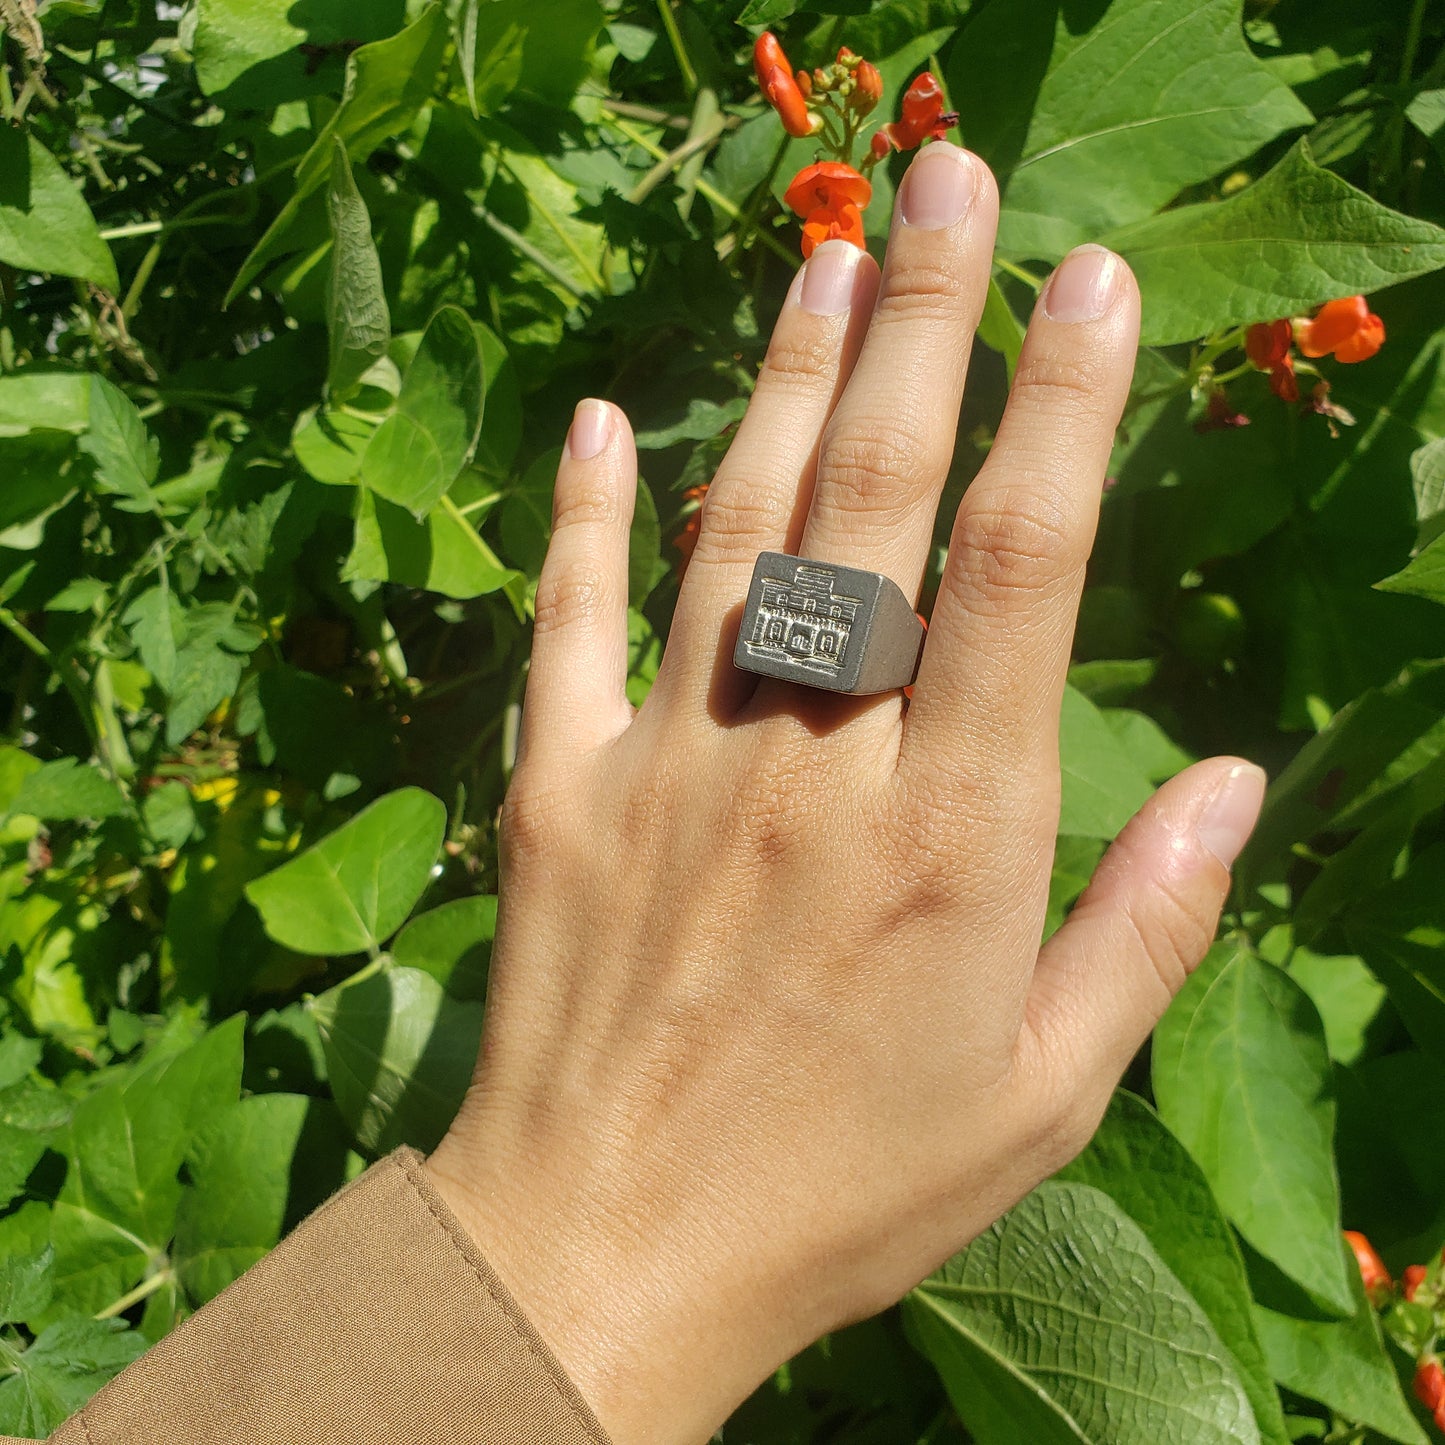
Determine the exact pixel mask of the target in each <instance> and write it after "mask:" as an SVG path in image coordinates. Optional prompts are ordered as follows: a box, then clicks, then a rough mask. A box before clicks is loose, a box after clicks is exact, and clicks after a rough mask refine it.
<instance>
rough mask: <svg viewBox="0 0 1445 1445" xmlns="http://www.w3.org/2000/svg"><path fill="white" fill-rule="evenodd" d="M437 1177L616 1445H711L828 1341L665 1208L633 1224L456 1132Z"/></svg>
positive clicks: (432, 1167)
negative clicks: (502, 1165)
mask: <svg viewBox="0 0 1445 1445" xmlns="http://www.w3.org/2000/svg"><path fill="white" fill-rule="evenodd" d="M472 1132H474V1131H472ZM427 1170H428V1173H429V1174H430V1176H431V1178H432V1180H433V1183H434V1184H435V1186H436V1188H437V1191H438V1192H439V1193H440V1194H441V1195H442V1197H443V1199H445V1200H446V1202H447V1204H448V1206H449V1207H450V1208H451V1210H452V1212H453V1213H454V1214H455V1215H456V1217H457V1220H458V1222H459V1223H460V1224H461V1226H462V1228H463V1229H464V1230H465V1231H466V1232H467V1234H468V1235H469V1236H470V1237H471V1238H472V1240H473V1241H474V1242H475V1243H476V1245H477V1247H478V1248H479V1249H480V1250H481V1251H482V1253H483V1254H484V1255H485V1256H486V1258H487V1261H488V1263H490V1264H491V1266H492V1268H493V1269H494V1270H496V1272H497V1274H498V1275H499V1276H500V1277H501V1279H502V1280H503V1282H504V1283H505V1284H506V1285H507V1287H508V1289H509V1290H510V1291H511V1293H512V1295H513V1298H514V1299H515V1300H516V1301H517V1304H518V1305H519V1306H520V1307H521V1309H522V1311H523V1312H524V1313H525V1314H526V1316H527V1318H528V1319H529V1321H530V1322H531V1324H532V1325H533V1327H534V1328H535V1329H536V1330H537V1332H538V1333H539V1334H540V1335H541V1336H542V1338H543V1340H544V1341H545V1342H546V1343H547V1345H548V1347H549V1348H550V1349H551V1351H552V1353H553V1354H554V1355H555V1356H556V1358H557V1361H558V1363H559V1364H560V1365H561V1366H562V1368H563V1370H564V1371H565V1372H566V1374H567V1376H568V1378H569V1379H571V1381H572V1383H573V1384H574V1385H576V1387H577V1389H578V1390H579V1391H580V1393H581V1394H582V1397H583V1398H584V1399H585V1400H586V1401H587V1403H588V1405H589V1406H590V1407H591V1408H592V1410H593V1413H594V1414H595V1415H596V1416H597V1418H598V1420H599V1421H600V1422H601V1424H602V1426H603V1428H604V1429H606V1430H607V1432H608V1434H609V1436H610V1437H611V1439H612V1441H613V1445H697V1442H699V1441H701V1440H705V1439H707V1438H708V1437H709V1436H710V1435H711V1434H712V1433H713V1432H714V1431H716V1430H717V1428H718V1427H719V1426H720V1425H721V1424H722V1423H723V1421H724V1420H725V1419H726V1417H727V1416H728V1415H729V1414H730V1413H731V1412H732V1410H733V1409H734V1408H735V1407H736V1406H737V1405H738V1404H740V1403H741V1401H742V1400H743V1399H744V1398H746V1396H747V1395H748V1394H749V1393H751V1391H752V1390H753V1389H754V1388H755V1387H756V1386H757V1385H758V1384H759V1383H760V1382H761V1381H762V1380H763V1379H764V1378H766V1376H767V1375H768V1373H769V1372H770V1371H771V1370H773V1369H774V1368H776V1367H777V1365H779V1364H781V1363H782V1362H783V1360H785V1359H787V1358H788V1357H789V1356H790V1355H792V1354H794V1353H796V1351H797V1350H799V1349H801V1348H802V1347H803V1346H804V1345H806V1344H807V1343H809V1341H810V1340H811V1339H812V1337H813V1335H814V1334H817V1333H821V1332H822V1326H819V1327H818V1328H817V1329H816V1330H813V1331H812V1332H811V1333H810V1332H809V1328H808V1327H797V1326H795V1327H794V1328H792V1329H791V1330H790V1329H788V1328H787V1326H786V1325H785V1323H784V1321H785V1319H786V1313H785V1312H784V1311H782V1310H781V1309H778V1308H774V1307H772V1306H771V1305H770V1304H769V1302H768V1301H769V1294H768V1292H767V1291H765V1290H763V1289H761V1288H759V1287H758V1286H756V1285H753V1284H750V1283H748V1278H749V1273H750V1271H749V1268H748V1264H749V1262H748V1261H746V1260H742V1259H734V1260H732V1261H726V1260H723V1259H720V1258H718V1257H717V1256H718V1254H719V1251H717V1250H716V1249H714V1248H713V1241H711V1240H710V1239H709V1238H708V1237H707V1236H706V1234H705V1233H704V1234H702V1236H701V1237H699V1235H698V1233H697V1232H696V1231H693V1232H691V1234H690V1236H687V1237H685V1236H684V1233H683V1231H682V1230H681V1229H680V1227H679V1222H678V1221H676V1220H675V1219H670V1218H669V1217H668V1211H667V1210H666V1209H665V1207H663V1208H659V1207H658V1204H657V1201H656V1200H654V1199H651V1198H649V1201H648V1207H647V1209H646V1210H645V1211H642V1210H638V1211H637V1212H636V1213H635V1214H633V1215H632V1217H631V1218H628V1217H626V1215H627V1211H619V1210H617V1209H614V1208H602V1207H599V1206H598V1205H597V1203H596V1201H595V1200H588V1199H585V1198H583V1197H581V1196H580V1195H579V1193H578V1192H577V1191H575V1190H574V1189H572V1188H569V1187H567V1186H565V1185H563V1186H560V1187H559V1186H558V1185H557V1184H556V1183H555V1182H554V1181H551V1180H547V1179H546V1178H537V1177H532V1176H530V1171H528V1170H526V1169H525V1168H509V1169H498V1168H496V1167H495V1165H494V1163H493V1162H492V1161H490V1160H485V1159H482V1158H480V1157H479V1156H478V1151H477V1150H476V1148H475V1146H473V1145H471V1144H469V1143H466V1142H463V1141H459V1140H457V1139H455V1138H454V1137H453V1136H451V1135H448V1137H447V1138H446V1139H444V1140H443V1141H442V1143H441V1144H440V1145H439V1146H438V1148H437V1150H436V1152H435V1153H434V1154H433V1155H432V1156H431V1158H430V1159H429V1160H428V1161H427ZM772 1299H773V1300H774V1302H776V1301H777V1296H776V1295H773V1296H772Z"/></svg>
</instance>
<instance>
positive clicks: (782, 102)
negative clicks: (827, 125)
mask: <svg viewBox="0 0 1445 1445" xmlns="http://www.w3.org/2000/svg"><path fill="white" fill-rule="evenodd" d="M753 69H754V70H755V71H757V76H758V85H759V87H760V88H761V90H762V92H763V96H764V98H765V99H766V100H767V102H768V104H769V105H770V106H772V107H773V109H774V110H775V111H777V113H778V115H779V116H780V117H781V118H782V122H783V129H784V130H785V131H787V133H788V134H789V135H792V136H809V135H815V134H816V133H817V132H818V131H820V130H822V128H823V118H822V116H819V115H813V114H812V113H811V112H810V111H809V110H808V102H807V99H806V98H805V96H804V94H803V92H802V90H801V89H800V88H799V86H798V82H797V80H796V79H794V77H793V70H792V67H791V66H790V65H789V64H788V57H787V55H786V54H784V52H783V47H782V45H781V44H779V42H778V37H777V36H776V35H774V34H773V33H772V32H771V31H770V30H765V31H763V33H762V34H761V35H759V36H758V39H757V43H756V44H755V45H754V46H753Z"/></svg>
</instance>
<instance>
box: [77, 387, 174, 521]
mask: <svg viewBox="0 0 1445 1445" xmlns="http://www.w3.org/2000/svg"><path fill="white" fill-rule="evenodd" d="M80 449H81V451H83V452H86V453H88V454H89V455H90V456H92V457H93V458H94V459H95V484H96V486H97V487H98V488H99V489H100V491H102V492H109V493H112V494H113V495H115V496H120V497H125V498H126V499H127V500H128V501H129V502H130V503H131V506H130V507H129V508H127V510H133V511H155V510H158V508H159V503H158V502H157V500H156V495H155V492H154V491H153V490H152V488H151V483H152V482H153V481H155V479H156V470H157V468H158V467H159V466H160V447H159V445H158V444H157V442H156V440H155V438H154V437H153V436H151V434H150V433H149V432H148V431H147V430H146V424H145V422H143V421H142V420H141V415H140V412H138V411H137V410H136V406H135V403H134V402H133V401H132V400H131V399H130V398H129V397H128V396H127V395H126V394H125V393H124V392H123V391H122V390H121V389H120V388H119V387H118V386H113V385H112V384H111V383H110V382H108V381H107V380H106V379H105V378H104V377H103V376H99V375H92V376H91V378H90V430H89V431H87V432H86V433H85V435H84V436H82V437H81V439H80ZM122 505H123V504H122Z"/></svg>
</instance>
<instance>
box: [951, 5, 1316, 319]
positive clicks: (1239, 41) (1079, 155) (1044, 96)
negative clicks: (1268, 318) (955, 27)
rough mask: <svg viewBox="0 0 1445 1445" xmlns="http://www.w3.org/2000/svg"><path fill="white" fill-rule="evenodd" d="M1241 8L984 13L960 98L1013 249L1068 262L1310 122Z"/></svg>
mask: <svg viewBox="0 0 1445 1445" xmlns="http://www.w3.org/2000/svg"><path fill="white" fill-rule="evenodd" d="M1239 12H1240V5H1239V0H1206V3H1203V4H1195V5H1187V6H1183V7H1181V6H1180V5H1178V4H1177V3H1176V0H1113V3H1112V4H1108V5H1096V6H1094V7H1092V8H1091V9H1090V10H1089V11H1087V12H1082V13H1081V15H1080V16H1079V17H1078V18H1076V17H1075V16H1074V15H1073V14H1071V13H1068V14H1066V13H1065V12H1064V11H1063V10H1062V9H1060V7H1058V6H1049V5H1040V6H1034V7H1031V8H1030V7H1022V8H1020V7H1017V6H991V7H987V8H984V9H982V10H980V11H979V12H978V13H977V14H976V15H975V16H974V17H971V18H970V20H969V23H968V24H967V25H965V26H964V28H963V30H962V31H961V32H960V34H959V38H958V42H957V43H956V44H955V45H954V47H953V51H952V55H953V60H952V63H951V65H950V67H949V72H948V82H949V93H950V96H951V98H952V99H953V101H954V103H955V104H956V105H957V106H958V107H959V113H960V121H959V127H960V130H961V132H962V134H963V135H964V136H965V137H966V138H967V140H968V144H969V145H970V146H972V147H973V148H974V149H975V150H977V151H978V152H979V153H980V154H981V155H983V157H984V158H985V159H986V160H988V161H989V162H990V163H991V164H992V165H993V167H994V169H995V171H996V172H997V173H998V176H999V180H1000V183H1001V186H1002V190H1003V208H1002V214H1001V216H1000V219H999V245H1000V247H1001V248H1002V250H1003V251H1004V252H1005V253H1006V254H1009V255H1013V256H1017V257H1039V258H1043V259H1046V260H1050V261H1056V260H1058V259H1059V258H1060V257H1061V256H1062V255H1063V254H1064V252H1065V251H1067V250H1068V249H1069V248H1070V247H1071V246H1074V245H1077V244H1078V243H1079V242H1080V241H1088V240H1093V239H1095V238H1096V237H1097V236H1098V234H1099V233H1100V232H1101V231H1104V230H1107V229H1109V228H1111V227H1114V226H1118V225H1122V224H1124V223H1126V222H1129V221H1138V220H1141V219H1143V218H1144V217H1145V216H1148V215H1150V214H1152V213H1153V212H1154V211H1157V210H1158V209H1159V208H1160V207H1161V206H1164V205H1166V204H1167V203H1168V202H1170V201H1172V200H1173V199H1174V198H1175V197H1176V196H1177V195H1178V194H1179V193H1180V191H1182V190H1184V189H1185V188H1186V187H1189V186H1192V185H1196V184H1198V183H1199V182H1202V181H1207V180H1209V179H1210V178H1211V177H1213V176H1215V175H1217V174H1218V173H1219V172H1220V171H1222V170H1224V169H1225V168H1226V167H1228V166H1231V165H1233V164H1235V163H1236V162H1238V161H1241V160H1243V159H1244V158H1245V157H1246V156H1248V155H1250V154H1252V153H1253V152H1254V151H1256V150H1258V149H1259V147H1260V146H1262V145H1264V144H1266V143H1267V142H1269V141H1271V140H1273V139H1274V138H1275V137H1276V136H1278V135H1280V134H1281V133H1282V132H1284V131H1287V130H1290V129H1293V128H1295V127H1299V126H1307V125H1309V124H1310V121H1311V119H1312V117H1311V115H1310V113H1309V111H1308V110H1306V109H1305V107H1304V106H1303V105H1301V104H1300V102H1299V101H1298V100H1297V99H1296V98H1295V96H1294V93H1293V92H1292V91H1291V90H1290V89H1289V87H1288V86H1286V85H1285V84H1283V82H1281V81H1280V80H1278V79H1276V78H1275V77H1274V76H1273V75H1271V73H1270V72H1269V70H1268V69H1267V67H1266V66H1264V65H1263V64H1262V63H1261V62H1260V61H1258V60H1256V59H1255V58H1254V56H1253V55H1252V54H1251V52H1250V50H1249V47H1248V46H1247V45H1246V44H1245V40H1244V35H1243V33H1242V31H1241V29H1240V24H1239ZM981 56H987V57H988V62H987V64H980V63H979V57H981ZM1146 294H1147V293H1146ZM1270 314H1272V315H1277V314H1280V313H1270Z"/></svg>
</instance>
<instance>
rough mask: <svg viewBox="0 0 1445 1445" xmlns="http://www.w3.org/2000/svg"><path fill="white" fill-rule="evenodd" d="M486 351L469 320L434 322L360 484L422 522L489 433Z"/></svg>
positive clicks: (442, 317) (443, 316)
mask: <svg viewBox="0 0 1445 1445" xmlns="http://www.w3.org/2000/svg"><path fill="white" fill-rule="evenodd" d="M483 393H484V382H483V372H482V351H481V344H480V342H479V341H478V339H477V333H476V332H475V331H474V330H473V329H472V323H471V322H470V321H469V320H468V319H467V316H466V313H465V312H464V311H462V310H460V309H459V308H458V307H455V306H444V307H442V309H441V310H440V311H438V312H437V314H436V315H435V316H433V317H432V319H431V322H430V324H429V325H428V326H427V329H426V332H425V334H424V335H423V336H422V339H421V344H420V346H418V347H417V350H416V355H415V356H413V357H412V359H411V364H410V365H409V366H408V367H407V369H406V374H405V375H404V376H403V377H402V382H401V393H400V395H398V397H397V399H396V409H395V411H393V412H392V413H391V415H390V416H388V417H387V418H386V420H385V421H383V422H382V424H381V425H380V426H379V427H378V428H377V430H376V434H375V435H374V436H373V437H372V438H371V440H370V442H368V443H367V447H366V452H365V454H364V455H363V456H362V459H361V480H362V482H363V483H364V484H365V485H366V486H367V487H369V488H370V489H371V490H372V491H373V492H375V493H376V494H377V495H378V496H380V497H384V498H385V499H386V500H387V501H389V502H395V503H396V505H397V506H400V507H405V508H407V510H408V511H410V512H411V514H412V515H413V516H414V517H416V518H417V520H418V521H420V520H421V519H422V518H423V517H425V516H426V514H427V513H428V512H430V511H431V509H432V508H433V507H434V506H436V504H437V503H438V502H439V501H441V499H442V498H443V497H444V496H445V495H446V494H447V491H448V489H449V488H450V487H451V485H452V483H453V482H454V481H456V479H457V475H458V473H459V472H460V471H461V469H462V468H463V467H464V466H465V465H466V464H467V462H468V461H469V460H470V459H471V456H472V452H473V450H474V449H475V448H476V445H477V437H478V435H479V434H480V432H481V427H482V403H483V399H484V398H483Z"/></svg>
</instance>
